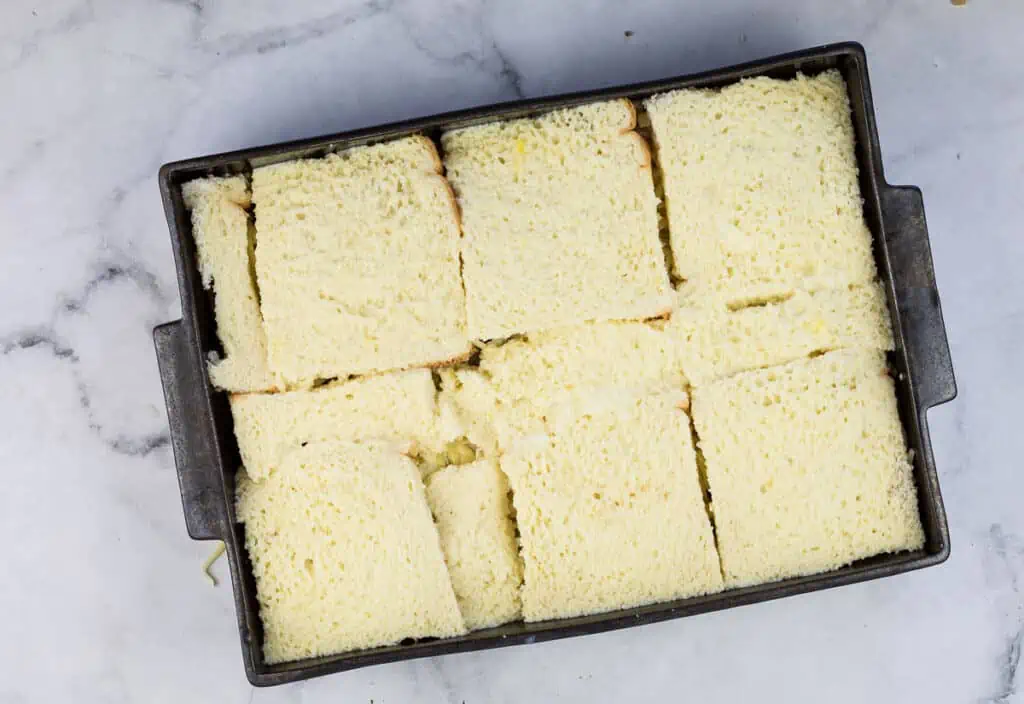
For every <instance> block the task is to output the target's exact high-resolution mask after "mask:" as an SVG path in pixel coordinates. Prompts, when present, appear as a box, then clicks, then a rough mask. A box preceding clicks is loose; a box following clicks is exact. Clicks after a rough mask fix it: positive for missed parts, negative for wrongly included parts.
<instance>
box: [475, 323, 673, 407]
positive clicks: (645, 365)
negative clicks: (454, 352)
mask: <svg viewBox="0 0 1024 704" xmlns="http://www.w3.org/2000/svg"><path fill="white" fill-rule="evenodd" d="M664 328H665V324H664V321H660V320H659V321H653V322H650V323H647V322H617V321H613V322H599V323H588V324H584V325H576V326H573V327H566V328H557V329H554V330H549V331H543V332H537V333H530V334H529V335H526V336H524V337H522V338H517V339H513V340H510V341H509V342H507V343H505V344H503V345H486V346H485V347H484V349H483V350H482V351H481V353H480V370H481V372H483V374H484V375H485V376H487V378H489V379H490V380H491V382H492V383H493V385H494V386H495V387H496V389H497V390H498V393H499V394H500V395H501V397H502V398H504V399H507V400H513V399H516V400H518V399H535V400H537V399H551V398H552V397H553V396H555V395H557V394H558V393H559V392H562V391H566V390H574V391H579V390H583V389H595V388H601V387H609V386H618V387H625V388H631V389H635V390H637V391H641V390H649V391H658V390H664V389H666V388H677V389H683V388H685V386H686V381H687V380H686V377H685V376H684V375H683V373H682V367H681V365H680V363H679V353H678V349H677V348H676V341H675V340H674V339H673V338H672V337H671V336H670V335H668V334H666V333H665V330H664Z"/></svg>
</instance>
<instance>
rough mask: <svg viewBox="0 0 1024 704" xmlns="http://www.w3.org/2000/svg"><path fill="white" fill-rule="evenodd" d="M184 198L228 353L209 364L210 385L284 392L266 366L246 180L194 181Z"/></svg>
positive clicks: (243, 389) (183, 190)
mask: <svg viewBox="0 0 1024 704" xmlns="http://www.w3.org/2000/svg"><path fill="white" fill-rule="evenodd" d="M182 195H183V196H184V199H185V206H186V207H187V208H188V209H189V210H190V211H191V214H192V237H193V239H194V240H195V243H196V253H197V255H198V259H199V272H200V274H201V276H202V280H203V288H205V289H208V290H212V291H213V292H214V295H213V312H214V318H215V319H216V321H217V337H218V339H219V340H220V344H221V347H222V348H223V349H224V356H223V358H222V359H219V360H217V361H214V362H211V363H210V365H209V372H210V381H211V382H212V383H213V385H214V386H216V387H217V388H218V389H224V390H226V391H234V392H247V391H280V390H282V389H283V388H284V385H283V383H282V381H281V380H280V379H279V378H277V377H276V376H275V375H274V374H273V373H271V371H270V368H269V367H268V366H267V338H266V334H265V333H264V332H263V317H262V316H261V314H260V302H259V296H258V294H257V293H256V282H255V279H254V277H253V274H252V258H253V253H252V245H253V239H252V232H251V230H250V226H251V223H250V222H249V215H248V213H246V211H245V209H246V208H248V207H249V202H250V201H249V186H248V184H247V183H246V181H245V178H244V177H242V176H232V177H229V178H216V177H210V178H201V179H196V180H194V181H189V182H188V183H186V184H185V185H184V186H183V187H182Z"/></svg>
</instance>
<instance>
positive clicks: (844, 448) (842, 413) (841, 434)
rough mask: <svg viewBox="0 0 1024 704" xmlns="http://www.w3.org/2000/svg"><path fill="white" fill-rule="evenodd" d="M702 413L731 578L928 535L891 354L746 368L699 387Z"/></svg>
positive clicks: (839, 562)
mask: <svg viewBox="0 0 1024 704" xmlns="http://www.w3.org/2000/svg"><path fill="white" fill-rule="evenodd" d="M693 417H694V422H695V425H696V429H697V433H698V435H699V436H700V441H699V447H700V449H701V451H702V452H703V455H704V460H705V464H706V471H707V480H708V485H709V489H710V492H711V507H712V511H713V514H714V520H715V528H716V531H717V536H718V547H719V551H720V553H721V557H722V567H723V571H724V573H725V580H726V586H727V587H738V586H744V585H750V584H759V583H763V582H771V581H775V580H779V579H784V578H786V577H794V576H798V575H805V574H812V573H815V572H822V571H825V570H831V569H835V568H838V567H842V566H843V565H846V564H849V563H851V562H853V561H854V560H857V559H860V558H863V557H868V556H871V555H876V554H878V553H882V552H895V551H900V550H913V549H917V548H920V547H921V546H922V545H923V544H924V534H923V531H922V528H921V522H920V517H919V516H918V510H917V496H916V490H915V486H914V481H913V477H912V469H911V465H910V460H909V457H908V453H907V449H906V446H905V444H904V438H903V431H902V428H901V426H900V421H899V417H898V414H897V409H896V396H895V393H894V390H893V382H892V380H891V379H890V377H889V376H888V374H887V370H886V364H885V357H884V354H883V353H881V352H878V351H875V350H841V351H837V352H830V353H828V354H825V355H822V356H820V357H816V358H814V359H808V360H802V361H797V362H793V363H790V364H788V365H785V366H782V367H773V368H770V369H764V370H759V371H753V372H747V373H743V374H739V375H737V376H734V377H731V378H728V379H725V380H722V381H719V382H717V383H714V384H711V385H710V386H706V387H703V388H698V389H696V391H695V392H694V399H693ZM527 574H529V573H527Z"/></svg>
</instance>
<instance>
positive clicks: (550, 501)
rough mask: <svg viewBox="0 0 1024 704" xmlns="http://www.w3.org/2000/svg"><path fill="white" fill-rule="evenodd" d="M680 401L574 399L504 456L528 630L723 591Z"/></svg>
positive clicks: (619, 393)
mask: <svg viewBox="0 0 1024 704" xmlns="http://www.w3.org/2000/svg"><path fill="white" fill-rule="evenodd" d="M685 405H686V394H685V393H683V392H675V393H665V394H657V395H639V396H638V395H635V394H631V393H629V392H627V391H624V390H616V391H608V392H604V393H591V394H583V395H578V396H576V397H574V398H573V400H572V401H570V402H567V403H565V404H564V405H563V406H561V407H560V408H559V409H557V410H556V411H555V412H554V413H553V414H552V416H551V419H550V420H549V422H548V425H547V431H548V432H547V433H546V434H544V435H533V436H529V437H526V438H523V439H522V440H520V442H519V443H518V444H517V445H516V446H515V447H514V448H512V450H510V451H509V452H507V453H505V454H504V455H503V457H502V459H501V467H502V469H503V470H504V471H505V472H506V473H507V475H508V477H509V481H510V483H511V486H512V489H513V500H514V504H515V509H516V516H517V520H518V523H519V531H520V540H521V552H522V556H523V561H524V584H523V614H524V616H525V619H526V620H527V621H539V620H543V619H549V618H562V617H568V616H576V615H580V614H589V613H595V612H600V611H607V610H611V609H618V608H626V607H631V606H637V605H640V604H647V603H651V602H655V601H664V600H669V599H677V598H682V597H686V596H692V595H696V594H707V593H709V592H715V591H719V590H720V589H721V588H722V577H721V573H720V569H719V564H718V556H717V554H716V551H715V544H714V538H713V536H712V531H711V525H710V523H709V521H708V516H707V513H706V512H705V509H704V503H703V499H702V495H701V488H700V484H699V481H698V475H697V465H696V458H695V455H694V451H693V447H692V444H691V438H690V426H689V421H688V418H687V415H686V413H685V412H684V411H683V410H682V407H684V406H685Z"/></svg>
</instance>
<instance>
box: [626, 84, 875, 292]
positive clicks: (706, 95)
mask: <svg viewBox="0 0 1024 704" xmlns="http://www.w3.org/2000/svg"><path fill="white" fill-rule="evenodd" d="M645 106H646V108H647V113H648V115H649V116H650V120H651V126H652V129H653V132H654V141H655V144H656V146H657V156H658V163H659V165H660V168H661V172H662V177H663V183H664V195H665V204H666V210H667V215H668V229H669V234H670V241H671V247H672V254H673V260H674V267H675V272H674V273H675V275H676V276H678V277H680V278H682V279H685V281H686V285H685V287H684V288H687V289H693V290H694V291H695V292H696V294H695V295H724V296H726V297H727V299H728V300H729V301H731V302H735V301H744V300H754V301H757V300H762V299H765V298H773V297H775V296H778V295H780V294H781V295H785V294H789V293H791V292H792V291H794V290H798V289H804V290H817V289H821V288H843V287H845V286H847V285H849V284H851V283H865V282H869V281H872V280H874V279H875V277H876V272H875V264H874V260H873V259H872V256H871V233H870V232H869V230H868V228H867V225H866V224H865V222H864V215H863V208H862V203H861V194H860V187H859V185H858V181H857V161H856V157H855V153H854V133H853V124H852V122H851V119H850V101H849V98H848V96H847V92H846V84H845V82H844V81H843V78H842V76H841V75H840V74H839V72H838V71H835V70H832V71H826V72H824V73H821V74H818V75H817V76H814V77H809V76H804V75H797V77H796V78H794V79H792V80H776V79H772V78H764V77H761V78H750V79H745V80H743V81H740V82H739V83H736V84H733V85H730V86H727V87H725V88H721V89H687V90H680V91H674V92H671V93H665V94H662V95H656V96H654V97H652V98H650V99H649V100H647V102H646V103H645Z"/></svg>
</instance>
